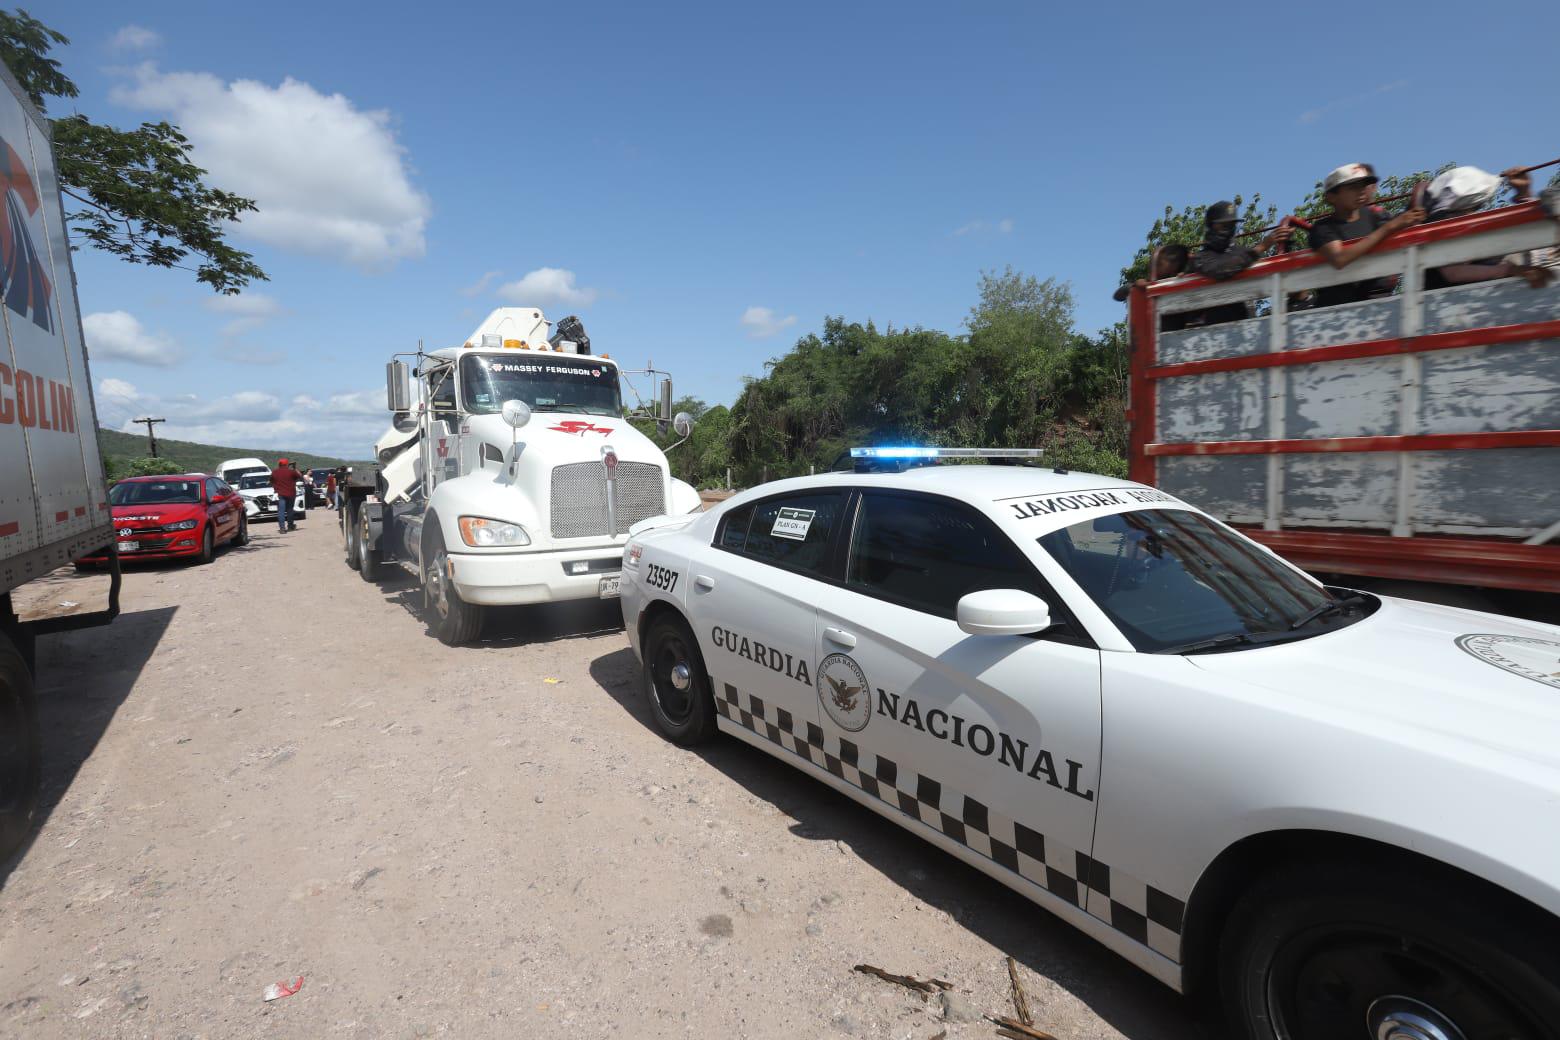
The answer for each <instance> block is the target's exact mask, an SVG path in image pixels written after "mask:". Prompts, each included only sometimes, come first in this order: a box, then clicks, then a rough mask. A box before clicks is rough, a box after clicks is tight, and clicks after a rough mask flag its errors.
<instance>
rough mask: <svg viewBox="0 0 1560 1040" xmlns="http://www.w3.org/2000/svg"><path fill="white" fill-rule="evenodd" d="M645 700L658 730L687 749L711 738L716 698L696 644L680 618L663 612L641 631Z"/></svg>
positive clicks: (713, 730)
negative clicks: (643, 640) (643, 638)
mask: <svg viewBox="0 0 1560 1040" xmlns="http://www.w3.org/2000/svg"><path fill="white" fill-rule="evenodd" d="M644 659H645V663H644V684H645V696H646V698H647V699H648V700H649V701H650V714H651V716H653V717H654V719H655V725H656V728H657V729H659V730H660V731H661V733H662V734H663V735H664V736H665V737H666V738H667V739H668V740H670V741H672V742H673V743H674V744H681V745H683V746H684V747H688V746H691V745H694V744H702V743H704V742H705V741H707V740H709V739H711V738H712V737H714V736H715V732H716V729H715V700H714V698H713V697H712V696H711V694H710V681H709V677H708V676H707V675H705V673H704V658H703V656H702V655H700V653H699V644H698V643H697V642H696V641H695V640H694V637H693V633H692V632H690V631H689V630H688V626H687V625H686V624H684V623H683V621H682V619H681V618H677V617H674V616H672V615H669V614H664V615H662V616H661V617H659V618H657V619H656V620H655V621H653V622H651V624H650V627H649V629H648V630H647V631H646V632H645V650H644Z"/></svg>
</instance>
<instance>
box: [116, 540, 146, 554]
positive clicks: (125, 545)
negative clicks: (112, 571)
mask: <svg viewBox="0 0 1560 1040" xmlns="http://www.w3.org/2000/svg"><path fill="white" fill-rule="evenodd" d="M140 547H141V543H140V542H120V543H119V551H120V552H135V551H136V550H137V549H139V548H140Z"/></svg>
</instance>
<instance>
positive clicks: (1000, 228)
mask: <svg viewBox="0 0 1560 1040" xmlns="http://www.w3.org/2000/svg"><path fill="white" fill-rule="evenodd" d="M983 231H995V232H996V233H997V234H999V235H1009V234H1012V232H1013V218H1012V217H1003V218H1002V219H1001V220H999V221H997V222H996V223H994V224H993V223H992V222H991V221H988V220H972V221H970V222H969V223H968V224H961V225H959V226H958V227H956V228H954V229H953V231H952V232H950V234H951V235H952V236H953V237H954V238H961V237H963V236H965V235H978V234H980V233H981V232H983Z"/></svg>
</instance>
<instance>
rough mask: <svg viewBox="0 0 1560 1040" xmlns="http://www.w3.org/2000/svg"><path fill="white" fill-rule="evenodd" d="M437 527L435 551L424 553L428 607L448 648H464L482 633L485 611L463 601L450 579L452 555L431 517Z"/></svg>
mask: <svg viewBox="0 0 1560 1040" xmlns="http://www.w3.org/2000/svg"><path fill="white" fill-rule="evenodd" d="M428 522H429V523H430V524H433V525H434V530H433V534H432V536H431V537H430V541H433V540H436V541H435V546H434V551H433V552H432V553H426V552H425V553H424V554H423V558H424V559H425V560H426V561H427V564H426V566H425V567H424V568H423V591H424V593H425V594H426V597H427V602H428V606H430V607H432V608H433V623H434V631H435V633H437V635H438V637H439V642H441V643H443V644H444V645H445V646H461V645H463V644H466V643H469V642H471V641H472V640H473V639H475V638H477V635H478V634H479V633H480V632H481V631H482V608H481V607H479V606H477V605H476V604H474V603H467V602H466V601H465V600H463V599H461V598H460V593H459V592H458V591H456V589H455V583H454V582H452V581H451V580H450V578H449V574H450V571H449V553H448V552H446V551H445V549H444V539H443V537H442V536H441V535H440V534H439V533H438V528H437V524H438V521H437V520H436V519H435V518H434V517H432V516H430V517H429V518H428Z"/></svg>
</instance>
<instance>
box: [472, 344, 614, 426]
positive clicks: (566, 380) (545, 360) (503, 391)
mask: <svg viewBox="0 0 1560 1040" xmlns="http://www.w3.org/2000/svg"><path fill="white" fill-rule="evenodd" d="M460 381H461V396H462V397H463V398H464V399H465V405H466V411H468V412H470V413H471V414H473V415H491V414H494V413H496V412H498V411H500V410H501V409H502V408H503V407H504V402H505V401H524V402H525V403H526V404H528V405H530V406H531V409H532V410H533V411H538V412H583V413H584V414H586V415H610V416H613V417H615V418H616V417H620V416H622V414H623V399H622V395H621V394H620V392H619V390H618V377H617V369H616V368H614V367H612V366H611V365H603V364H602V363H601V362H599V361H593V360H591V359H590V358H589V357H580V356H578V355H571V354H549V353H543V352H541V351H536V352H530V351H508V352H506V353H504V354H500V355H491V354H467V355H465V356H464V357H462V358H461V359H460Z"/></svg>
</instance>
